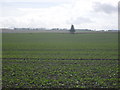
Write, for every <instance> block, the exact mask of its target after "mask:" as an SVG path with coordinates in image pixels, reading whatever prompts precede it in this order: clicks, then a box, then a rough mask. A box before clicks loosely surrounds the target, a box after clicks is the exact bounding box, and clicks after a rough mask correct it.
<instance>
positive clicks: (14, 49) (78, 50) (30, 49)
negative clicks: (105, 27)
mask: <svg viewBox="0 0 120 90" xmlns="http://www.w3.org/2000/svg"><path fill="white" fill-rule="evenodd" d="M2 51H118V49H2Z"/></svg>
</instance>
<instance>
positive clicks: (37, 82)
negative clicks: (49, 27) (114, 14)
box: [2, 33, 119, 88]
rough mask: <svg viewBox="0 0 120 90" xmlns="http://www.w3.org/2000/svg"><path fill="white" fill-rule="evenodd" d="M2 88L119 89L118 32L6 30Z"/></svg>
mask: <svg viewBox="0 0 120 90" xmlns="http://www.w3.org/2000/svg"><path fill="white" fill-rule="evenodd" d="M2 51H3V52H2V87H3V88H118V86H119V85H118V33H82V34H68V33H3V34H2Z"/></svg>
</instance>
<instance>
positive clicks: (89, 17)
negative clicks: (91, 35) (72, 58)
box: [0, 0, 119, 30]
mask: <svg viewBox="0 0 120 90" xmlns="http://www.w3.org/2000/svg"><path fill="white" fill-rule="evenodd" d="M118 1H119V0H0V10H1V11H0V27H8V28H14V27H26V28H68V29H69V28H70V26H71V24H74V26H75V28H81V29H83V28H84V29H97V30H99V29H104V30H108V29H118Z"/></svg>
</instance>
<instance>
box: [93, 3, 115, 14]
mask: <svg viewBox="0 0 120 90" xmlns="http://www.w3.org/2000/svg"><path fill="white" fill-rule="evenodd" d="M94 10H95V11H96V12H104V13H106V14H111V13H113V12H117V6H116V7H115V6H112V5H110V4H107V3H100V2H95V5H94Z"/></svg>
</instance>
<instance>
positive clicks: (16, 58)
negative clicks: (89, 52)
mask: <svg viewBox="0 0 120 90" xmlns="http://www.w3.org/2000/svg"><path fill="white" fill-rule="evenodd" d="M2 60H119V59H75V58H71V59H64V58H60V59H56V58H52V59H45V58H2Z"/></svg>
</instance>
